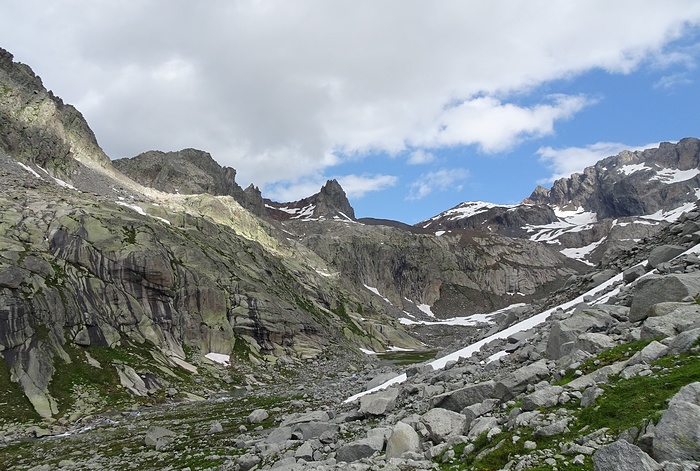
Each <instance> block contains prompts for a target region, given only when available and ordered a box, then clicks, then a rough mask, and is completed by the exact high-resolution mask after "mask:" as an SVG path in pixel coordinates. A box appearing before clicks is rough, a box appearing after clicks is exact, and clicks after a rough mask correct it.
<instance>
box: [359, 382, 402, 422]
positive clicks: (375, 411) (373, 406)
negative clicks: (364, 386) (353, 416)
mask: <svg viewBox="0 0 700 471" xmlns="http://www.w3.org/2000/svg"><path fill="white" fill-rule="evenodd" d="M398 397H399V390H398V389H396V388H388V389H384V390H383V391H377V392H375V393H372V394H367V395H366V396H362V397H361V398H360V412H361V413H362V414H365V415H384V414H386V413H388V412H391V411H392V410H394V407H396V399H397V398H398Z"/></svg>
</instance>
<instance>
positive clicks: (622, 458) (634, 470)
mask: <svg viewBox="0 0 700 471" xmlns="http://www.w3.org/2000/svg"><path fill="white" fill-rule="evenodd" d="M593 469H594V470H595V471H613V470H615V471H658V470H660V469H661V466H660V465H659V463H657V462H656V461H654V459H653V458H652V457H651V456H649V455H647V454H646V453H644V452H643V451H642V450H641V449H640V448H639V447H637V446H635V445H632V444H631V443H629V442H626V441H625V440H618V441H616V442H614V443H611V444H610V445H606V446H604V447H603V448H601V449H600V450H598V451H596V452H595V454H594V455H593Z"/></svg>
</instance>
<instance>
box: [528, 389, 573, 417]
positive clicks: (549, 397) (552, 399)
mask: <svg viewBox="0 0 700 471" xmlns="http://www.w3.org/2000/svg"><path fill="white" fill-rule="evenodd" d="M562 392H564V388H563V387H561V386H546V387H544V388H541V389H538V390H536V391H535V392H533V393H532V394H528V395H527V396H525V397H524V398H523V405H522V410H524V411H532V410H535V409H537V408H539V407H554V406H556V405H557V403H558V402H559V395H560V394H561V393H562Z"/></svg>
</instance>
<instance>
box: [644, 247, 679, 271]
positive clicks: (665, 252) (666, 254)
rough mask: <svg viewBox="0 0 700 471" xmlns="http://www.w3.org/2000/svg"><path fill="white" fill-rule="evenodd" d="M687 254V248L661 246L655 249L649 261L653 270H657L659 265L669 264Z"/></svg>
mask: <svg viewBox="0 0 700 471" xmlns="http://www.w3.org/2000/svg"><path fill="white" fill-rule="evenodd" d="M683 252H685V248H684V247H681V246H680V245H659V246H656V247H654V248H653V249H652V250H651V253H650V254H649V258H648V259H647V260H648V262H649V266H650V267H651V268H656V267H658V266H659V264H661V263H664V262H668V261H669V260H671V259H673V258H676V257H677V256H678V255H680V254H682V253H683Z"/></svg>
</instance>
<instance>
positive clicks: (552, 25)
mask: <svg viewBox="0 0 700 471" xmlns="http://www.w3.org/2000/svg"><path fill="white" fill-rule="evenodd" d="M699 25H700V2H697V1H696V0H677V1H663V2H659V1H647V0H620V1H616V2H609V1H602V0H578V1H576V0H574V1H568V2H561V1H553V0H551V1H544V0H528V1H524V0H521V1H517V0H511V1H490V2H476V1H461V0H460V1H444V2H439V3H435V2H427V1H415V0H379V1H375V0H371V1H370V0H358V1H347V0H346V1H340V0H333V1H326V0H300V1H299V2H285V1H275V0H268V1H265V2H259V1H252V0H251V1H245V0H242V1H224V0H212V1H208V2H194V1H188V0H126V1H123V2H111V1H107V0H92V1H79V0H55V1H51V2H47V1H41V0H25V1H23V2H11V3H8V4H6V5H4V6H3V12H2V15H0V47H3V48H5V49H7V50H9V51H10V52H12V53H13V54H14V55H15V59H16V60H18V61H21V62H24V63H27V64H29V65H30V66H31V67H32V68H33V69H34V71H35V72H36V73H37V74H39V75H40V76H41V77H42V79H43V80H44V84H45V85H46V87H47V88H49V89H52V90H53V91H54V92H55V93H56V94H57V95H59V96H61V97H62V98H63V99H64V100H65V101H66V102H68V103H71V104H73V105H75V106H76V107H77V108H78V109H79V110H80V111H81V112H82V113H83V114H84V115H85V117H86V118H87V120H88V123H89V124H90V126H91V127H92V129H93V130H94V131H95V134H96V135H97V138H98V140H99V142H100V144H101V145H102V147H103V148H104V149H105V151H106V152H107V154H108V155H109V156H110V157H112V158H118V157H131V156H134V155H137V154H138V153H140V152H143V151H146V150H150V149H159V150H164V151H168V150H178V149H182V148H185V147H195V148H199V149H203V150H206V151H209V152H210V153H211V154H212V156H213V157H214V158H215V159H216V160H217V161H218V162H219V163H220V164H222V165H228V166H231V167H234V168H235V169H236V170H237V171H238V177H237V181H238V182H239V183H240V184H241V185H242V186H244V187H245V186H247V185H248V184H250V183H253V184H255V185H257V186H259V187H260V188H261V189H262V191H263V194H264V195H265V196H267V197H270V198H272V199H275V200H278V201H289V200H294V199H299V198H302V197H304V196H308V195H310V194H312V193H315V192H317V191H318V189H319V188H320V186H321V185H322V184H323V183H324V182H325V181H326V180H327V179H329V178H336V179H338V180H339V181H340V182H341V184H342V185H343V187H344V188H345V190H346V192H347V193H348V195H349V197H350V200H351V203H352V205H353V206H354V208H355V212H356V215H357V216H359V217H365V216H367V217H378V218H388V219H398V220H401V221H404V222H408V223H416V222H418V221H421V220H424V219H427V218H429V217H431V216H433V215H435V214H437V213H439V212H441V211H443V210H446V209H449V208H451V207H453V206H455V205H456V204H458V203H460V202H462V201H473V200H481V201H489V202H494V203H515V202H519V201H521V200H522V199H523V198H525V197H527V196H528V195H529V194H530V192H531V191H532V190H533V189H534V188H535V186H536V185H537V184H542V185H544V186H546V187H549V186H550V185H551V182H552V180H553V178H556V177H561V176H566V175H569V174H571V173H572V172H575V171H580V170H581V169H583V168H584V167H585V166H587V165H590V164H592V163H594V162H595V161H596V160H598V159H600V158H603V157H606V156H608V155H612V154H615V153H617V152H619V151H620V150H622V149H632V148H644V147H646V146H649V145H654V144H656V143H658V142H661V141H676V140H678V139H681V138H683V137H689V136H693V137H700V132H699V130H698V127H699V124H698V123H699V121H698V119H697V110H698V109H700V106H698V105H700V93H698V91H699V88H698V84H699V80H700V72H698V62H699V60H700V41H699V40H700V26H699Z"/></svg>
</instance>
